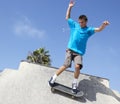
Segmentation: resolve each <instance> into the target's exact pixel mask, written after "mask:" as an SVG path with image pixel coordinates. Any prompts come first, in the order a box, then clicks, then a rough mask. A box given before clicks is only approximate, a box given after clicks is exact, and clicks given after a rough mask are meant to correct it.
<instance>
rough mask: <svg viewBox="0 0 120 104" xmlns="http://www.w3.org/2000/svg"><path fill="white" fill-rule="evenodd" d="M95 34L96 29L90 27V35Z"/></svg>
mask: <svg viewBox="0 0 120 104" xmlns="http://www.w3.org/2000/svg"><path fill="white" fill-rule="evenodd" d="M94 33H95V28H94V27H89V35H90V36H91V35H93V34H94Z"/></svg>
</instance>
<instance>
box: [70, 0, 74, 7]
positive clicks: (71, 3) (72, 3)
mask: <svg viewBox="0 0 120 104" xmlns="http://www.w3.org/2000/svg"><path fill="white" fill-rule="evenodd" d="M74 5H75V2H74V1H73V0H71V1H70V3H69V7H70V8H72V7H73V6H74Z"/></svg>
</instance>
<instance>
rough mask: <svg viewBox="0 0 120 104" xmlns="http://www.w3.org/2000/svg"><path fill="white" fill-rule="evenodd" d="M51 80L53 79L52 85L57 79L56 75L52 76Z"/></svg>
mask: <svg viewBox="0 0 120 104" xmlns="http://www.w3.org/2000/svg"><path fill="white" fill-rule="evenodd" d="M52 78H53V79H52V81H51V83H54V82H55V80H56V78H57V75H56V74H54V76H53V77H52Z"/></svg>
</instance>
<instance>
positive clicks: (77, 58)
mask: <svg viewBox="0 0 120 104" xmlns="http://www.w3.org/2000/svg"><path fill="white" fill-rule="evenodd" d="M74 62H75V72H74V80H73V83H72V88H73V92H74V93H77V87H78V78H79V75H80V70H81V69H82V56H80V55H77V56H75V57H74Z"/></svg>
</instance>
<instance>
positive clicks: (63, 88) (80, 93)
mask: <svg viewBox="0 0 120 104" xmlns="http://www.w3.org/2000/svg"><path fill="white" fill-rule="evenodd" d="M51 91H52V92H53V93H54V92H55V91H60V92H63V93H65V94H67V95H70V96H71V97H72V98H73V99H74V98H80V97H82V96H83V95H84V93H83V91H78V93H77V94H75V93H73V92H72V88H70V87H67V86H64V85H62V84H59V83H55V84H54V87H51Z"/></svg>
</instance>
